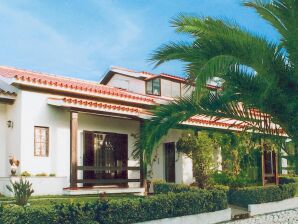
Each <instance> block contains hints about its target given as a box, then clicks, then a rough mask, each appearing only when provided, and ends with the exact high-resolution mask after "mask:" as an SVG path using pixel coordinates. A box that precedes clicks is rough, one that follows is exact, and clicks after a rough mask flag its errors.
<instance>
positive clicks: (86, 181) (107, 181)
mask: <svg viewBox="0 0 298 224" xmlns="http://www.w3.org/2000/svg"><path fill="white" fill-rule="evenodd" d="M77 170H82V171H128V170H134V171H139V170H140V167H131V166H128V167H103V166H77ZM140 181H141V179H140V178H139V179H128V178H127V179H117V178H115V179H78V180H77V183H83V184H127V183H129V182H140Z"/></svg>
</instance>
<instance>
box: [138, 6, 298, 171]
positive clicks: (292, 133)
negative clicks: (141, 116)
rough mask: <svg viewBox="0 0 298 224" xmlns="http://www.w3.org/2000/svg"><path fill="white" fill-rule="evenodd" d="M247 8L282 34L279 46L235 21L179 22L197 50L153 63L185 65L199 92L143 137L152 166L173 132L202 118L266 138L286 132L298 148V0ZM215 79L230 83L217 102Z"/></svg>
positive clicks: (174, 52)
mask: <svg viewBox="0 0 298 224" xmlns="http://www.w3.org/2000/svg"><path fill="white" fill-rule="evenodd" d="M243 4H244V5H245V6H247V7H251V8H253V9H255V10H256V12H257V13H258V14H259V15H260V16H261V17H262V18H263V19H265V20H266V21H267V22H269V23H270V24H271V25H272V26H273V27H274V28H275V29H276V30H277V31H278V32H279V34H280V39H279V41H278V42H273V41H270V40H268V39H266V38H265V37H263V36H260V35H257V34H254V33H252V32H249V31H248V30H246V29H244V28H243V27H241V26H239V25H238V24H236V23H235V22H231V21H227V20H219V19H214V18H210V17H204V18H198V17H194V16H187V15H179V16H178V17H177V18H175V19H174V20H172V21H171V23H172V26H173V27H175V28H176V32H180V33H186V34H189V35H191V37H192V41H191V43H187V42H171V43H169V44H165V45H162V46H161V47H160V48H158V49H157V50H156V51H155V52H154V53H153V55H152V57H151V60H152V61H153V62H154V63H155V65H156V66H159V65H160V64H163V63H165V62H167V61H171V60H180V61H182V62H184V63H185V71H186V73H187V75H188V80H189V83H190V84H191V85H195V91H194V92H193V94H192V95H191V96H189V97H182V98H180V99H177V100H175V101H174V102H172V103H170V104H168V105H162V106H159V107H157V108H155V109H154V110H153V115H154V116H153V118H152V119H151V120H150V121H149V122H145V124H144V126H143V128H142V131H141V138H140V148H141V149H142V152H143V155H144V158H143V159H144V160H145V161H147V162H149V161H150V160H151V155H152V152H153V150H154V149H155V147H156V146H157V145H158V143H159V142H160V140H161V139H162V137H163V136H164V135H166V134H167V132H168V131H169V129H170V128H174V127H177V125H179V124H181V123H182V122H183V121H185V120H187V119H189V118H190V117H192V116H194V115H197V114H204V115H207V116H211V117H217V118H219V117H225V118H231V119H236V120H239V121H242V122H244V123H246V124H247V127H248V129H253V130H257V131H258V132H262V133H264V134H275V135H276V134H280V131H279V130H280V128H282V129H283V130H284V131H285V132H286V133H287V135H288V136H289V137H291V138H292V139H293V141H295V142H296V143H297V144H298V0H274V1H270V2H268V1H266V0H254V1H249V2H245V3H243ZM214 77H219V78H221V79H222V80H223V84H222V87H221V91H220V92H218V93H216V94H214V93H212V92H210V91H208V90H207V89H206V88H205V86H206V82H207V81H208V80H210V79H212V78H214ZM256 109H257V111H258V113H256ZM272 123H274V124H277V125H274V126H272ZM297 167H298V166H297Z"/></svg>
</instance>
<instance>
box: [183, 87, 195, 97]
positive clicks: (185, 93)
mask: <svg viewBox="0 0 298 224" xmlns="http://www.w3.org/2000/svg"><path fill="white" fill-rule="evenodd" d="M193 91H194V87H191V86H188V85H181V95H182V96H189V95H190V94H191V93H192V92H193Z"/></svg>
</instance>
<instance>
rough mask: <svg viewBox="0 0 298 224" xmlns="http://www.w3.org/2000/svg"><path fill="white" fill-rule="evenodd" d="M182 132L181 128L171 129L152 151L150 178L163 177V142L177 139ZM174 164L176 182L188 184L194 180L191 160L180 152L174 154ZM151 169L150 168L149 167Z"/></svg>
mask: <svg viewBox="0 0 298 224" xmlns="http://www.w3.org/2000/svg"><path fill="white" fill-rule="evenodd" d="M181 134H182V131H181V130H176V129H171V130H170V131H169V133H168V134H167V135H166V136H165V137H164V138H163V139H162V141H161V143H160V145H159V146H158V148H157V150H156V151H155V152H154V153H153V158H154V162H153V163H152V171H153V175H152V179H153V180H154V179H162V180H164V179H165V158H164V143H167V142H175V143H177V141H178V140H179V138H180V136H181ZM175 158H176V164H175V173H176V183H185V184H190V183H192V182H193V181H194V179H193V172H192V160H191V159H190V158H188V157H187V156H184V155H182V154H178V153H177V152H176V154H175ZM149 169H151V168H149Z"/></svg>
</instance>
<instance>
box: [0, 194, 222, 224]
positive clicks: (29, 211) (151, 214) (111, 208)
mask: <svg viewBox="0 0 298 224" xmlns="http://www.w3.org/2000/svg"><path fill="white" fill-rule="evenodd" d="M225 208H227V196H226V194H225V193H224V192H223V191H222V190H202V189H197V190H193V191H189V192H182V193H176V194H175V193H172V192H171V193H168V194H158V195H154V196H150V197H133V198H123V199H109V200H108V199H102V200H98V201H96V202H88V203H76V204H74V203H67V204H59V205H54V206H52V207H41V208H30V207H29V208H23V207H5V208H3V212H1V207H0V223H5V224H29V223H30V224H31V223H33V224H37V223H38V224H48V223H53V224H60V223H63V224H91V223H93V224H95V223H101V224H127V223H136V222H144V221H149V220H156V219H162V218H170V217H176V216H184V215H192V214H199V213H204V212H213V211H217V210H222V209H225Z"/></svg>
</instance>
